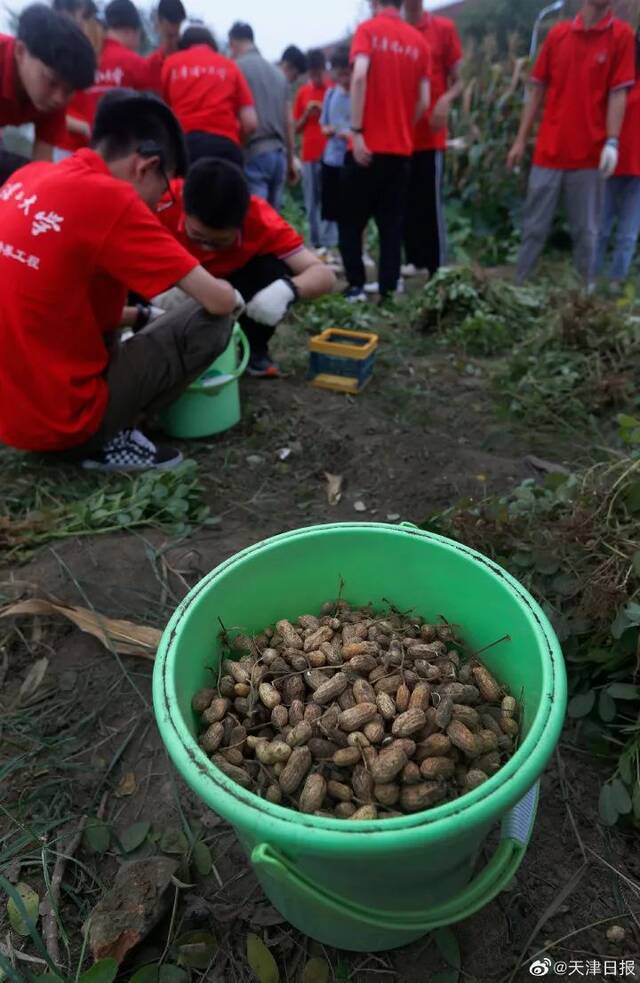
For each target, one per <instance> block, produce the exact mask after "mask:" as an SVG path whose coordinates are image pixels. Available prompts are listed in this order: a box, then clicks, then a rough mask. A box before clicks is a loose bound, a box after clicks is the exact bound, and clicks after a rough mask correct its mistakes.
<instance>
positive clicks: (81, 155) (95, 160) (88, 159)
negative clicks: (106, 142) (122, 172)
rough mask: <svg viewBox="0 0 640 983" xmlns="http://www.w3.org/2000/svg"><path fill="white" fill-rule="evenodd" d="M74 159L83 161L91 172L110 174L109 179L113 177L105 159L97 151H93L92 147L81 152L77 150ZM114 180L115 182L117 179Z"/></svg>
mask: <svg viewBox="0 0 640 983" xmlns="http://www.w3.org/2000/svg"><path fill="white" fill-rule="evenodd" d="M74 157H76V158H77V159H79V160H81V161H82V163H83V164H84V165H85V166H86V167H88V168H89V170H90V171H97V173H99V174H108V175H109V177H113V175H112V173H111V171H110V170H109V168H108V167H107V165H106V163H105V161H104V159H103V158H102V157H101V156H100V154H97V153H96V152H95V150H91V148H90V147H82V148H81V149H80V150H76V152H75V154H74ZM113 180H114V181H115V180H117V179H116V178H113Z"/></svg>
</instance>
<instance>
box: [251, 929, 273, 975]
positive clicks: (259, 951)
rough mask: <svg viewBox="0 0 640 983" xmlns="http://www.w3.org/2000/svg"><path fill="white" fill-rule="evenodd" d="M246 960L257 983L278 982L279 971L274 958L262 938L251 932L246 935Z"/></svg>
mask: <svg viewBox="0 0 640 983" xmlns="http://www.w3.org/2000/svg"><path fill="white" fill-rule="evenodd" d="M247 962H248V963H249V965H250V966H251V969H252V970H253V972H254V974H255V976H256V978H257V980H258V983H280V971H279V969H278V966H277V964H276V961H275V959H274V958H273V956H272V955H271V953H270V952H269V950H268V949H267V947H266V945H265V944H264V942H263V941H262V939H260V938H258V936H257V935H254V933H253V932H249V933H248V935H247Z"/></svg>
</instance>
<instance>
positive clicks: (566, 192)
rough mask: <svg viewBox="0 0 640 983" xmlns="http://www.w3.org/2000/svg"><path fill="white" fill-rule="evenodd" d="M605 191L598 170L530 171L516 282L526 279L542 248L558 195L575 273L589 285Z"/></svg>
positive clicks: (542, 168)
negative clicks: (570, 243)
mask: <svg viewBox="0 0 640 983" xmlns="http://www.w3.org/2000/svg"><path fill="white" fill-rule="evenodd" d="M604 189H605V182H604V179H603V178H602V176H601V175H600V172H599V171H597V170H592V169H589V170H580V171H560V170H556V169H555V168H550V167H532V168H531V175H530V177H529V190H528V192H527V200H526V203H525V208H524V223H523V230H522V246H521V248H520V254H519V256H518V265H517V271H516V278H517V282H518V283H523V282H524V281H525V280H526V279H527V278H528V276H529V275H530V273H531V271H532V270H533V268H534V266H535V265H536V262H537V261H538V258H539V257H540V254H541V252H542V250H543V249H544V244H545V242H546V241H547V238H548V236H549V233H550V231H551V225H552V223H553V218H554V215H555V213H556V211H557V209H558V204H559V202H560V196H561V195H562V196H563V197H564V206H565V209H566V212H567V217H568V219H569V228H570V230H571V238H572V240H573V261H574V263H575V266H576V269H577V270H578V273H580V275H581V276H582V277H583V279H584V280H585V281H586V282H587V283H591V281H592V280H593V279H594V277H595V274H596V262H597V251H598V236H599V234H600V224H601V220H602V209H603V204H604Z"/></svg>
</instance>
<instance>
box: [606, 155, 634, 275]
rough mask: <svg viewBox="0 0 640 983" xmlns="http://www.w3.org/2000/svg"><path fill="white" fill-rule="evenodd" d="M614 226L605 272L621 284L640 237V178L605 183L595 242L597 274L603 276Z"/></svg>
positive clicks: (616, 178) (619, 179)
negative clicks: (639, 236)
mask: <svg viewBox="0 0 640 983" xmlns="http://www.w3.org/2000/svg"><path fill="white" fill-rule="evenodd" d="M614 225H616V232H615V237H614V244H613V256H612V257H611V263H610V265H609V266H608V267H607V270H606V272H607V275H608V276H609V277H610V278H611V279H612V280H624V279H626V277H627V276H628V275H629V269H630V268H631V262H632V260H633V256H634V253H635V251H636V244H637V242H638V234H639V233H640V177H625V176H622V175H621V176H619V177H612V178H609V180H608V181H607V182H606V185H605V201H604V212H603V214H602V226H601V228H600V237H599V239H598V266H597V270H598V273H604V272H605V264H606V258H607V247H608V245H609V241H610V239H611V234H612V232H613V226H614Z"/></svg>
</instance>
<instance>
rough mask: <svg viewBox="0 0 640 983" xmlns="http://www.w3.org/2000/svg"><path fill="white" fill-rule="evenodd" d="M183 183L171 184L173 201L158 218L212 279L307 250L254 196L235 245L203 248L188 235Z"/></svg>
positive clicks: (163, 205)
mask: <svg viewBox="0 0 640 983" xmlns="http://www.w3.org/2000/svg"><path fill="white" fill-rule="evenodd" d="M183 186H184V181H182V180H181V179H180V178H176V180H175V181H172V182H171V190H172V192H173V195H174V199H175V201H174V202H171V201H170V200H169V198H168V197H167V198H166V199H165V200H164V201H162V202H161V203H160V205H159V207H158V218H159V219H160V221H161V222H162V224H163V225H164V226H166V228H167V229H168V230H169V231H170V232H171V233H172V234H173V235H174V236H175V237H176V239H177V240H178V242H179V243H180V244H181V245H182V246H184V247H185V249H188V250H189V252H190V253H191V254H192V255H193V256H195V257H196V259H197V260H198V262H199V263H200V265H201V266H204V268H205V269H206V270H208V272H209V273H211V275H212V276H217V277H222V278H224V277H225V276H229V275H230V274H231V273H235V272H236V271H237V270H241V269H242V268H243V267H244V266H246V265H247V263H248V262H249V261H250V260H252V259H255V257H256V256H277V257H278V259H283V260H286V259H288V258H289V257H290V256H293V255H294V254H295V253H298V252H300V250H301V249H304V239H303V238H302V236H300V235H299V234H298V233H297V232H296V230H295V229H293V228H292V227H291V226H290V225H289V223H288V222H285V220H284V219H283V218H282V217H281V216H280V215H278V213H277V212H276V210H275V209H274V208H272V207H271V205H270V204H269V203H268V202H266V201H264V200H263V199H262V198H258V197H256V195H252V196H251V202H250V204H249V211H248V212H247V217H246V218H245V220H244V224H243V226H242V231H241V232H240V233H239V235H238V240H237V242H236V244H235V245H233V246H231V247H230V248H229V249H215V250H213V249H203V248H202V246H199V245H198V244H197V243H195V242H192V241H191V239H189V237H188V236H187V233H186V231H185V224H184V210H183V205H182V189H183Z"/></svg>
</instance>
